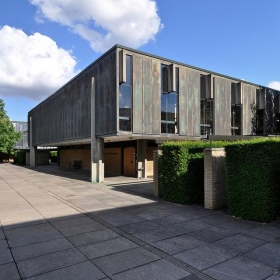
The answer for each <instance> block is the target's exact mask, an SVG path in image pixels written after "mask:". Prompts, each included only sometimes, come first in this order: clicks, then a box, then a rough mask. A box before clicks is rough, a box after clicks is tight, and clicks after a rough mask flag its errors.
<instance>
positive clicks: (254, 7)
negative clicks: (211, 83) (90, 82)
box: [0, 0, 280, 121]
mask: <svg viewBox="0 0 280 280" xmlns="http://www.w3.org/2000/svg"><path fill="white" fill-rule="evenodd" d="M115 44H121V45H124V46H127V47H131V48H134V49H138V50H140V51H144V52H148V53H151V54H154V55H158V56H162V57H165V58H168V59H172V60H175V61H179V62H182V63H185V64H189V65H192V66H195V67H199V68H203V69H206V70H210V71H214V72H217V73H221V74H224V75H228V76H231V77H234V78H238V79H244V80H246V81H249V82H252V83H255V84H258V85H263V86H269V87H272V88H275V89H279V90H280V1H279V0H266V1H264V0H212V1H209V0H195V1H194V0H172V1H170V0H79V1H77V0H9V1H7V0H5V1H1V3H0V99H3V100H4V102H5V105H6V106H5V109H6V111H7V114H8V116H9V117H10V119H12V120H15V121H27V114H28V111H30V110H31V109H32V108H33V107H35V106H36V105H37V104H39V103H40V102H41V101H42V100H44V99H45V98H46V97H48V96H49V95H51V94H52V93H54V92H55V91H56V90H57V89H58V88H60V87H61V86H63V85H64V84H65V83H66V82H67V81H69V80H70V79H71V78H72V77H74V76H75V75H77V74H78V73H79V72H80V71H81V70H83V69H84V68H85V67H87V66H88V65H89V64H91V63H92V62H93V61H94V60H96V59H97V58H98V57H99V56H101V55H102V54H103V53H104V52H106V51H107V50H108V49H110V48H111V47H113V46H114V45H115Z"/></svg>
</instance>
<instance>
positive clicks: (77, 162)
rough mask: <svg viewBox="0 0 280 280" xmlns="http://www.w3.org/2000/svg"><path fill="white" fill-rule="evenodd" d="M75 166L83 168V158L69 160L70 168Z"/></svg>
mask: <svg viewBox="0 0 280 280" xmlns="http://www.w3.org/2000/svg"><path fill="white" fill-rule="evenodd" d="M71 167H73V169H81V168H82V161H81V160H74V162H69V169H70V168H71Z"/></svg>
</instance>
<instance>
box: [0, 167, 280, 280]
mask: <svg viewBox="0 0 280 280" xmlns="http://www.w3.org/2000/svg"><path fill="white" fill-rule="evenodd" d="M50 168H51V167H37V168H36V169H33V170H32V169H29V168H24V167H20V166H14V165H11V164H0V221H1V227H0V280H2V279H3V280H6V279H15V280H17V279H22V278H24V279H33V280H38V279H40V280H44V279H55V280H56V279H70V280H72V279H73V280H74V279H75V280H79V279H83V280H84V279H104V280H105V279H122V280H123V279H237V278H238V279H266V278H269V279H278V278H277V277H279V269H280V262H279V260H280V255H279V244H280V221H274V222H271V223H268V224H260V223H255V222H249V221H243V220H240V219H236V218H233V217H231V216H229V215H228V214H227V213H226V211H213V210H207V209H204V208H203V206H198V205H193V206H186V205H185V206H183V205H176V204H172V203H167V202H164V201H161V200H158V199H155V198H154V197H153V196H152V183H151V180H148V179H145V180H143V179H142V180H139V179H138V180H137V179H134V181H133V182H132V181H129V180H131V178H124V177H118V178H108V180H107V183H105V184H92V183H90V180H89V179H88V178H89V177H88V176H84V177H83V176H80V178H79V179H78V175H79V174H80V175H83V174H84V173H83V172H80V170H72V171H71V172H72V173H71V172H69V170H67V172H66V171H65V172H63V169H59V168H56V169H55V170H53V172H52V173H51V172H50ZM71 174H72V176H69V175H71ZM105 182H106V180H105ZM148 186H149V187H148ZM149 188H150V190H149V191H148V189H149ZM225 275H226V276H225ZM225 277H226V278H225Z"/></svg>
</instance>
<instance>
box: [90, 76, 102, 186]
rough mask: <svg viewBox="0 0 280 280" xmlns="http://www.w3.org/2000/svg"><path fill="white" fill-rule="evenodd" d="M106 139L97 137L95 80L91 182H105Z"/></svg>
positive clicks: (92, 86)
mask: <svg viewBox="0 0 280 280" xmlns="http://www.w3.org/2000/svg"><path fill="white" fill-rule="evenodd" d="M103 152H104V139H103V138H96V135H95V80H94V78H92V82H91V182H92V183H102V182H103V181H104V163H103Z"/></svg>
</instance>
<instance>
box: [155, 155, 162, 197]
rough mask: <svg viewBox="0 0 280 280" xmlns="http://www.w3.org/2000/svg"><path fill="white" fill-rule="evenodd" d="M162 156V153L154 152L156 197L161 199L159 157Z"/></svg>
mask: <svg viewBox="0 0 280 280" xmlns="http://www.w3.org/2000/svg"><path fill="white" fill-rule="evenodd" d="M161 155H162V151H161V150H158V151H154V152H153V160H154V190H153V192H154V196H155V197H160V196H161V194H160V181H159V164H158V162H159V157H160V156H161Z"/></svg>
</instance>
